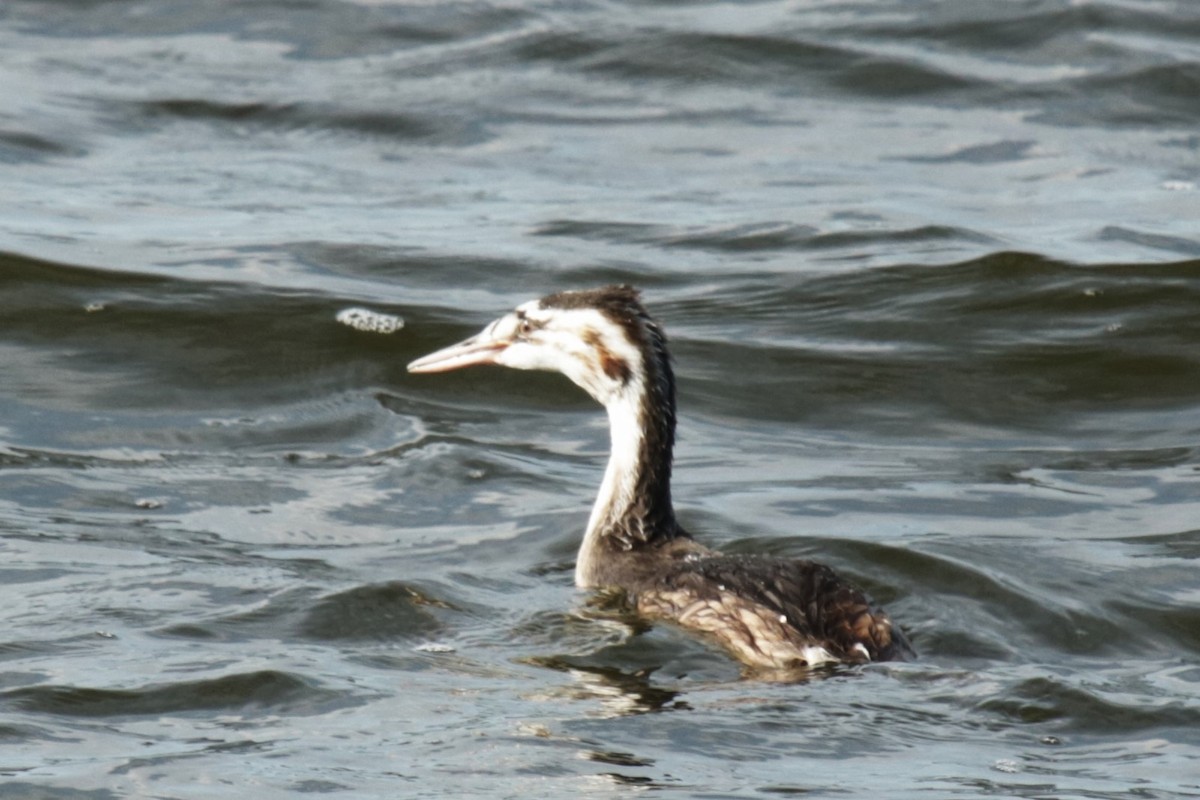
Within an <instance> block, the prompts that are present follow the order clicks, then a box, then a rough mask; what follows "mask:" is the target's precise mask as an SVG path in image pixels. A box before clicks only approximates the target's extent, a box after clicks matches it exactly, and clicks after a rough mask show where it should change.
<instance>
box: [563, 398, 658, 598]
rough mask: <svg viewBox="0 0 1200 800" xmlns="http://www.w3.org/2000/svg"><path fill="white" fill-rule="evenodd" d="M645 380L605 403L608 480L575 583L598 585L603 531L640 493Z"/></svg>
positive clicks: (585, 537) (591, 522)
mask: <svg viewBox="0 0 1200 800" xmlns="http://www.w3.org/2000/svg"><path fill="white" fill-rule="evenodd" d="M641 394H642V382H641V380H638V379H635V380H633V381H631V382H630V385H629V386H628V387H626V390H625V391H622V392H620V393H619V394H617V395H615V396H614V397H613V398H612V399H611V400H610V401H609V402H608V403H607V404H606V406H605V408H606V409H607V411H608V425H609V435H610V438H611V450H610V453H609V456H608V467H607V468H606V469H605V470H604V480H603V481H602V482H601V483H600V491H599V493H598V494H597V495H596V502H595V504H594V505H593V506H592V514H591V516H590V517H589V518H588V526H587V532H586V533H584V535H583V543H582V544H581V545H580V546H579V557H578V558H577V559H576V562H575V585H576V586H579V587H580V588H588V587H593V586H596V585H597V583H596V575H597V571H598V569H599V566H600V564H599V559H601V558H603V554H602V553H601V546H600V545H601V542H600V540H601V538H602V536H603V531H604V530H605V528H606V527H608V526H609V525H610V524H611V523H612V522H614V521H615V520H619V519H621V518H622V517H623V516H625V513H626V512H627V511H628V510H629V507H630V506H631V505H632V503H633V501H634V499H635V496H636V493H637V481H638V473H639V470H640V469H641V466H642V465H641V463H640V460H639V459H640V457H641V451H642V439H643V437H644V434H643V431H642V423H641V420H640V419H639V413H640V411H639V409H640V407H641V402H642V398H641Z"/></svg>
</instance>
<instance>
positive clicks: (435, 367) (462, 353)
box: [408, 330, 511, 372]
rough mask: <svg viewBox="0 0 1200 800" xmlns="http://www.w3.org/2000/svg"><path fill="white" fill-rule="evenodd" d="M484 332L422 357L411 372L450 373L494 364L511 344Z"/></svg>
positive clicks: (412, 367)
mask: <svg viewBox="0 0 1200 800" xmlns="http://www.w3.org/2000/svg"><path fill="white" fill-rule="evenodd" d="M487 334H488V331H486V330H485V331H484V332H483V333H480V334H478V335H476V336H472V337H471V338H470V339H464V340H463V341H461V342H459V343H458V344H452V345H450V346H449V347H443V348H442V349H441V350H438V351H436V352H433V353H430V354H429V355H427V356H422V357H421V358H418V359H417V360H416V361H414V362H412V363H411V364H409V365H408V371H409V372H449V371H450V370H452V369H462V368H463V367H473V366H475V365H476V364H494V363H496V358H497V357H498V356H499V355H500V354H501V353H503V352H504V350H505V348H507V347H508V346H509V344H511V342H507V341H504V340H502V339H493V338H491V337H490V336H488V335H487Z"/></svg>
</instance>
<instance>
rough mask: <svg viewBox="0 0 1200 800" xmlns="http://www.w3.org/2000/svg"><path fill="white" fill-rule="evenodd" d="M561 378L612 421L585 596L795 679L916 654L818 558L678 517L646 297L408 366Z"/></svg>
mask: <svg viewBox="0 0 1200 800" xmlns="http://www.w3.org/2000/svg"><path fill="white" fill-rule="evenodd" d="M476 364H498V365H501V366H507V367H513V368H517V369H542V370H551V371H556V372H561V373H563V374H564V375H566V376H567V377H568V378H570V379H571V380H572V381H574V382H575V383H576V384H578V385H579V386H580V387H582V388H583V389H584V390H585V391H587V392H588V393H589V394H590V395H591V396H592V397H593V398H595V399H596V400H597V401H598V402H600V403H601V404H602V405H603V406H604V407H605V408H606V410H607V411H608V418H609V428H610V433H611V440H612V441H611V451H610V455H609V460H608V466H607V468H606V469H605V472H604V478H603V480H602V482H601V485H600V491H599V493H598V494H597V497H596V502H595V504H594V505H593V506H592V512H591V516H590V517H589V519H588V525H587V529H586V531H585V533H584V536H583V542H582V544H581V545H580V549H579V556H578V559H577V560H576V567H575V583H576V585H578V586H579V587H581V588H612V589H619V590H621V591H624V592H626V593H627V594H628V596H629V598H630V600H631V602H632V604H633V605H634V607H635V608H636V609H637V611H638V613H640V614H642V615H643V616H645V617H647V618H650V619H662V620H669V621H671V622H673V623H675V624H678V625H680V626H682V627H684V628H687V629H691V630H694V631H698V632H701V633H703V634H705V635H707V636H709V637H711V638H713V639H715V640H716V641H718V642H719V643H721V644H722V645H723V646H724V647H725V648H726V649H727V650H729V651H730V652H731V653H732V654H733V655H734V656H735V657H737V658H738V659H739V660H741V661H742V662H744V663H746V664H748V665H751V666H754V667H761V668H769V669H786V668H791V667H797V666H812V665H816V664H821V663H826V662H839V661H841V662H865V661H884V660H890V659H902V658H907V657H911V656H912V655H913V651H912V648H911V647H910V645H909V644H908V642H907V640H906V639H905V637H904V635H903V633H901V631H900V629H899V628H898V627H897V626H895V625H893V623H892V622H891V620H890V619H889V618H888V616H887V614H886V613H884V612H883V611H881V610H879V609H876V608H874V607H873V606H872V605H871V603H870V602H869V601H868V600H867V598H866V597H865V596H864V595H863V594H862V593H861V592H860V591H859V590H857V589H855V588H854V587H853V586H851V585H850V584H848V583H846V582H844V581H842V580H841V579H840V578H839V577H838V576H837V575H836V574H835V573H834V572H833V570H831V569H830V568H829V567H826V566H824V565H821V564H817V563H814V562H811V561H805V560H798V559H783V558H775V557H767V556H751V555H725V554H721V553H719V552H716V551H714V550H710V549H709V548H707V547H705V546H704V545H702V544H700V543H698V542H696V541H695V540H694V539H692V537H691V535H690V534H688V533H687V532H686V531H685V530H684V529H683V528H682V527H680V525H679V524H678V522H677V521H676V519H675V511H674V506H673V505H672V501H671V467H672V459H673V449H674V444H675V377H674V373H673V371H672V369H671V363H670V357H669V355H668V353H667V341H666V336H665V334H664V333H663V330H662V328H661V327H660V326H659V325H658V323H656V322H655V321H654V320H653V319H652V318H651V317H650V316H649V314H647V313H646V311H645V309H644V308H643V306H642V304H641V302H640V299H639V295H638V293H637V291H636V290H634V289H633V288H631V287H628V286H608V287H603V288H600V289H591V290H586V291H576V292H559V293H556V294H552V295H548V296H546V297H543V298H541V299H540V300H531V301H529V302H527V303H524V304H522V305H520V306H518V307H517V308H516V309H515V310H514V311H512V312H511V313H509V314H507V315H505V316H504V317H501V318H500V319H498V320H496V321H495V322H493V323H491V324H490V325H488V326H487V327H486V328H484V330H483V331H481V332H480V333H479V334H478V335H476V336H473V337H471V338H470V339H467V340H465V341H463V342H460V343H459V344H456V345H452V346H450V347H447V348H444V349H442V350H439V351H437V352H435V353H431V354H429V355H427V356H425V357H423V358H420V359H417V360H416V361H414V362H412V363H411V364H409V366H408V369H409V371H410V372H443V371H447V370H452V369H459V368H462V367H467V366H473V365H476Z"/></svg>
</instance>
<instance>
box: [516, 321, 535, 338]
mask: <svg viewBox="0 0 1200 800" xmlns="http://www.w3.org/2000/svg"><path fill="white" fill-rule="evenodd" d="M518 330H519V331H520V332H521V335H522V336H528V335H529V334H531V333H533V323H532V322H530V321H529V320H528V319H525V318H522V319H521V325H520V326H519V327H518Z"/></svg>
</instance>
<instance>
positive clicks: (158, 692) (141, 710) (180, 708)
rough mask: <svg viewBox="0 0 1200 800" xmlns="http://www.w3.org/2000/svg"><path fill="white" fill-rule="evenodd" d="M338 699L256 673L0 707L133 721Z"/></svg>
mask: <svg viewBox="0 0 1200 800" xmlns="http://www.w3.org/2000/svg"><path fill="white" fill-rule="evenodd" d="M347 699H348V698H346V697H345V696H344V695H342V693H339V692H335V691H332V690H329V689H323V688H321V687H320V686H319V685H316V684H313V683H312V682H310V681H308V680H306V679H304V678H301V677H299V676H297V675H293V674H291V673H287V672H279V671H276V670H260V671H256V672H246V673H238V674H234V675H226V676H224V677H220V678H210V679H205V680H197V681H179V682H174V683H166V684H155V685H152V686H147V687H144V688H141V689H128V690H115V689H92V688H84V687H78V686H53V685H48V686H31V687H27V688H21V689H10V690H8V691H6V692H0V705H6V706H8V707H10V708H13V709H19V710H21V711H34V712H38V713H43V714H55V715H60V716H71V717H134V716H155V715H160V714H181V713H187V712H191V711H213V710H231V711H232V710H272V711H287V712H289V713H292V714H297V713H319V712H320V711H321V710H323V709H324V708H326V707H327V706H328V705H329V704H330V703H333V702H343V703H344V702H346V701H347Z"/></svg>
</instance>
